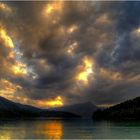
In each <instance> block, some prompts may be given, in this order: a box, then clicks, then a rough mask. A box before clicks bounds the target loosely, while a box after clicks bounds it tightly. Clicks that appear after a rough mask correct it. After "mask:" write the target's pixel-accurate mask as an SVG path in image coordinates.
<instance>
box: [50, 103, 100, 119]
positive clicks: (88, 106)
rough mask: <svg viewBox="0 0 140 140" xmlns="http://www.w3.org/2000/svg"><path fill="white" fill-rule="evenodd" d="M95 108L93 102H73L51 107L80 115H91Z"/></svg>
mask: <svg viewBox="0 0 140 140" xmlns="http://www.w3.org/2000/svg"><path fill="white" fill-rule="evenodd" d="M97 109H98V107H96V106H95V105H94V104H93V103H91V102H86V103H81V104H74V105H69V106H64V107H59V108H53V109H51V110H56V111H66V112H70V113H74V114H77V115H80V116H82V117H91V116H92V114H93V112H95V111H96V110H97Z"/></svg>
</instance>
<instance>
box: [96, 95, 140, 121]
mask: <svg viewBox="0 0 140 140" xmlns="http://www.w3.org/2000/svg"><path fill="white" fill-rule="evenodd" d="M93 119H97V120H140V97H136V98H134V99H131V100H128V101H125V102H122V103H120V104H117V105H114V106H112V107H109V108H107V109H104V110H97V111H96V112H94V113H93Z"/></svg>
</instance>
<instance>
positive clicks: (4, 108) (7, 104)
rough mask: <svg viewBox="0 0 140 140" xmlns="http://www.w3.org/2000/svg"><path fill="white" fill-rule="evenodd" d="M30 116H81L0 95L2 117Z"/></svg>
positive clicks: (0, 113) (0, 115) (0, 116)
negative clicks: (21, 102) (14, 100)
mask: <svg viewBox="0 0 140 140" xmlns="http://www.w3.org/2000/svg"><path fill="white" fill-rule="evenodd" d="M24 117H26V118H29V117H79V116H78V115H75V114H73V113H68V112H64V111H49V110H46V109H40V108H37V107H33V106H30V105H23V104H20V103H15V102H12V101H10V100H8V99H5V98H3V97H0V118H24Z"/></svg>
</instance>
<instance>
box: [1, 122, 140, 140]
mask: <svg viewBox="0 0 140 140" xmlns="http://www.w3.org/2000/svg"><path fill="white" fill-rule="evenodd" d="M0 138H1V139H20V138H21V139H34V138H40V139H41V138H42V139H44V138H45V139H48V138H49V139H68V138H69V139H74V138H75V139H93V138H95V139H102V138H104V139H109V138H112V139H123V138H126V139H127V138H129V139H140V122H132V121H131V122H109V121H98V122H96V121H93V120H90V119H70V120H61V119H47V120H18V121H17V120H5V121H4V120H3V121H2V120H1V121H0Z"/></svg>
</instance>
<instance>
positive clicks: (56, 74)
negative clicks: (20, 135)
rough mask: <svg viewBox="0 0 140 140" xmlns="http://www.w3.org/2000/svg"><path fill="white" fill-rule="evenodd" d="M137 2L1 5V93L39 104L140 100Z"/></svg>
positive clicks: (106, 103) (60, 2) (20, 3)
mask: <svg viewBox="0 0 140 140" xmlns="http://www.w3.org/2000/svg"><path fill="white" fill-rule="evenodd" d="M139 6H140V2H94V1H91V2H86V1H85V2H78V1H77V2H74V1H71V2H70V1H69V2H68V1H52V2H51V1H47V2H1V3H0V95H1V96H4V97H6V98H8V99H11V100H13V101H17V102H21V103H27V104H31V105H35V106H40V107H54V106H62V105H67V104H73V103H79V102H86V101H92V102H94V103H95V104H96V105H99V106H110V105H113V104H116V103H119V102H121V101H124V100H127V99H130V98H134V97H136V96H140V86H139V85H140V46H139V44H140V23H139V20H140V15H139V11H140V10H139Z"/></svg>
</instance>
